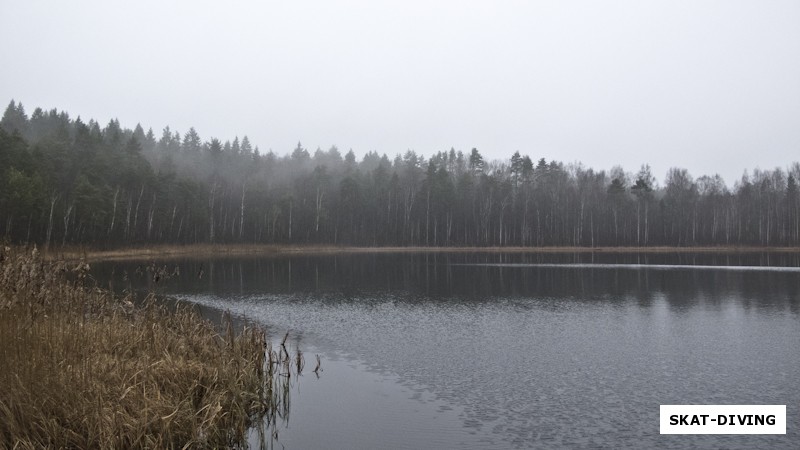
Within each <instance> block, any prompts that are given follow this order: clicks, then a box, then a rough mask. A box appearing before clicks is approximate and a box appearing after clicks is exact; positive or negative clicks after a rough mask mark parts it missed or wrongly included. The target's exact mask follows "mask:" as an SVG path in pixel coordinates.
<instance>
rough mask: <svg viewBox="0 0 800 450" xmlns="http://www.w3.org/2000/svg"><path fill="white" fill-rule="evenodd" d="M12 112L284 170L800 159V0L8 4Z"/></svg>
mask: <svg viewBox="0 0 800 450" xmlns="http://www.w3.org/2000/svg"><path fill="white" fill-rule="evenodd" d="M0 58H1V59H0V60H2V61H3V68H2V70H0V101H2V102H3V103H4V104H5V103H7V102H8V101H9V100H11V99H12V98H13V99H16V100H18V101H21V102H22V103H23V104H24V105H25V106H26V108H27V111H28V112H29V113H30V112H31V111H32V109H33V108H34V107H36V106H41V107H44V108H47V109H49V108H54V107H55V108H58V109H63V110H66V111H68V112H69V113H70V114H72V115H73V116H77V115H80V116H81V117H83V118H84V119H88V118H95V119H97V120H98V121H100V123H101V124H103V125H104V124H105V123H107V122H108V120H109V119H110V118H112V117H116V118H119V119H120V121H121V122H122V124H123V126H127V127H133V126H135V125H136V123H137V122H141V123H142V125H143V126H145V127H146V128H147V127H152V128H153V130H154V131H155V132H156V134H157V135H160V132H161V129H162V128H163V127H164V126H166V125H170V126H171V127H172V128H173V130H177V131H180V132H181V133H185V132H186V131H187V130H188V128H189V127H190V126H194V127H195V128H196V129H197V130H198V131H199V132H200V134H201V137H202V138H203V139H204V140H205V139H209V138H210V137H212V136H213V137H218V138H220V139H223V140H226V139H233V137H234V136H236V135H239V136H242V135H244V134H247V135H249V137H250V139H251V141H252V142H253V143H254V144H256V145H259V146H260V148H261V149H262V151H264V150H267V149H270V148H271V149H273V150H274V151H276V152H277V153H280V154H284V153H286V152H288V151H290V150H291V149H292V148H293V147H294V146H295V145H296V143H297V141H298V140H299V141H302V143H303V145H304V146H305V147H307V148H309V149H310V150H312V151H313V150H314V149H316V147H318V146H320V147H322V148H323V149H327V148H329V147H330V146H331V145H334V144H335V145H337V146H339V148H340V149H342V150H347V149H348V148H352V149H353V150H354V151H355V152H356V153H357V154H359V155H362V154H363V153H364V152H366V151H368V150H377V151H378V152H380V153H384V152H385V153H387V154H389V156H390V157H392V156H393V155H394V154H396V153H398V152H403V151H405V150H406V149H413V150H415V151H417V152H419V153H422V154H424V155H426V156H430V155H431V154H432V153H433V152H436V151H439V150H447V149H449V148H450V147H455V148H456V149H460V150H464V151H467V150H469V149H470V148H472V147H477V148H478V149H480V150H481V152H482V153H483V154H484V156H486V157H488V158H490V159H493V158H508V157H509V156H510V155H511V153H513V152H514V151H515V150H519V151H520V152H521V153H523V154H525V153H527V154H529V155H530V156H531V157H532V158H534V159H538V158H540V157H545V158H547V159H548V160H550V159H557V160H560V161H564V162H567V163H569V162H574V161H580V162H582V163H584V164H585V165H586V166H589V167H593V168H595V169H607V168H610V167H611V166H613V165H615V164H621V165H623V167H625V169H626V170H628V171H632V172H635V171H636V170H637V169H638V167H639V165H640V164H642V163H650V164H651V166H653V169H654V172H655V175H656V176H657V177H658V179H659V180H660V181H663V178H664V174H665V173H666V170H667V169H668V168H669V167H670V166H680V167H685V168H688V169H689V170H690V172H691V173H692V174H693V175H694V176H699V175H702V174H713V173H715V172H718V173H720V174H721V175H723V177H724V178H725V181H726V182H727V183H728V185H732V184H733V182H734V181H735V179H738V178H739V177H740V176H741V173H742V171H743V170H744V169H745V168H748V169H752V168H754V167H756V166H759V167H761V168H765V169H766V168H774V167H775V166H782V167H785V166H786V165H788V164H789V163H790V162H792V161H796V160H800V2H798V1H796V0H791V1H763V0H762V1H731V0H728V1H697V0H693V1H675V0H671V1H641V0H635V1H624V2H621V1H586V2H577V1H575V2H571V1H557V0H556V1H527V2H512V1H483V2H477V1H473V2H469V1H431V0H428V1H420V2H416V1H409V0H402V1H376V0H364V1H295V0H283V1H278V2H273V1H251V2H245V1H226V2H198V1H185V2H170V1H137V2H115V1H108V0H105V1H71V2H59V1H50V2H42V1H30V0H25V1H8V0H0Z"/></svg>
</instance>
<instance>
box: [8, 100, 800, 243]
mask: <svg viewBox="0 0 800 450" xmlns="http://www.w3.org/2000/svg"><path fill="white" fill-rule="evenodd" d="M287 150H288V149H287ZM798 178H800V164H799V163H797V162H791V161H787V167H785V168H775V169H772V170H760V169H758V168H756V169H753V170H751V171H750V172H748V171H745V172H744V174H743V175H742V177H741V179H739V180H736V181H735V183H734V184H733V185H732V186H730V187H729V186H728V185H727V184H726V183H725V182H724V181H723V179H722V178H721V177H720V176H719V175H702V176H699V177H697V178H695V177H693V176H692V175H691V174H690V173H689V171H688V170H687V169H683V168H678V167H674V168H671V169H669V171H668V172H667V174H666V176H665V177H664V179H663V181H662V182H659V181H658V180H657V179H656V177H655V176H654V174H653V173H652V171H651V170H650V167H649V166H648V165H646V164H644V165H642V166H641V168H639V169H638V170H637V171H635V172H627V171H626V170H625V169H623V168H621V167H618V166H616V167H613V168H611V169H610V170H608V171H606V170H594V169H592V168H587V167H584V166H583V165H581V164H579V163H572V164H564V163H562V162H559V161H556V160H551V161H546V160H545V159H544V158H539V159H536V158H535V156H534V159H532V158H531V157H530V156H528V155H522V154H520V153H519V152H514V153H513V154H510V155H509V159H508V160H501V161H500V160H497V161H488V160H486V159H484V157H483V156H482V155H481V153H480V151H479V150H478V149H476V148H472V149H470V150H456V149H453V148H451V149H449V150H443V151H440V152H438V153H435V154H433V155H431V156H430V157H429V158H427V159H426V158H425V156H423V155H420V154H417V153H416V152H414V151H412V150H408V151H406V152H405V153H404V154H398V155H396V156H394V157H393V158H390V157H388V156H387V155H386V154H378V153H377V152H375V151H371V152H369V153H367V154H366V155H365V156H364V157H363V158H362V159H361V160H360V161H359V160H358V159H357V158H356V156H355V154H354V153H353V151H352V150H350V151H348V152H346V153H344V154H342V151H340V150H339V149H338V148H337V147H335V146H332V147H330V148H329V149H327V150H323V149H320V148H317V149H316V150H313V151H311V150H309V149H306V148H304V147H303V146H302V144H301V143H298V144H297V147H296V148H294V149H293V150H290V151H288V152H287V153H285V154H277V153H274V152H273V151H267V152H261V151H259V149H258V147H254V146H253V145H252V143H251V142H250V141H249V139H248V138H247V137H246V136H244V137H242V138H241V139H239V138H238V137H235V138H234V139H233V141H230V140H225V141H222V140H220V139H217V138H210V139H207V140H205V139H203V138H201V137H200V134H199V133H198V131H196V130H195V129H194V128H190V129H189V130H188V131H186V132H185V133H183V134H182V133H181V132H179V131H176V130H172V129H170V128H169V127H166V128H164V129H163V130H162V131H161V133H160V134H158V135H157V134H156V133H154V132H153V130H152V129H148V130H147V131H145V130H144V128H143V127H142V126H141V125H137V126H136V127H135V128H134V129H129V128H123V127H122V125H121V124H120V123H119V121H118V120H111V121H110V122H109V123H108V124H107V125H105V126H101V125H100V124H98V123H97V122H96V121H94V120H89V121H87V122H84V121H82V120H81V119H80V117H78V118H75V119H72V118H71V117H70V116H69V114H68V113H67V112H64V111H58V110H56V109H53V110H49V111H45V110H42V109H41V108H36V109H35V110H34V111H33V112H32V113H31V114H30V116H28V114H27V113H26V111H25V109H24V107H23V105H22V104H21V103H18V102H15V101H13V100H12V101H11V102H10V104H9V105H8V107H7V108H6V110H5V113H4V114H3V117H2V120H0V240H5V241H7V242H10V243H36V244H38V245H40V246H44V247H45V248H50V247H54V246H65V245H93V246H97V247H104V248H106V247H113V246H129V245H145V244H151V243H169V244H190V243H269V244H328V245H353V246H442V247H446V246H583V247H594V246H701V245H702V246H735V245H748V246H796V245H800V197H799V196H798V186H797V183H798Z"/></svg>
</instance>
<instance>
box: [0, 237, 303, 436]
mask: <svg viewBox="0 0 800 450" xmlns="http://www.w3.org/2000/svg"><path fill="white" fill-rule="evenodd" d="M33 253H34V254H33V255H31V254H29V253H22V252H20V251H16V250H11V249H9V248H7V247H6V248H0V448H45V447H48V448H132V447H134V448H184V447H188V448H219V447H229V446H239V445H246V442H245V441H246V434H247V430H248V428H249V427H250V426H253V425H256V424H258V423H272V424H274V423H275V420H276V419H277V418H278V417H281V416H284V415H286V414H288V405H289V403H288V379H289V377H290V376H291V374H292V366H293V365H296V367H297V369H300V370H302V359H301V358H302V355H301V354H300V353H299V352H298V354H297V355H296V357H295V358H294V359H293V358H292V357H291V356H290V355H289V352H288V351H286V350H285V348H283V349H281V348H279V349H278V350H277V351H273V350H272V348H271V344H270V343H269V342H268V340H267V338H266V335H265V333H264V331H262V330H259V329H256V328H249V327H245V328H244V329H243V330H242V331H241V332H239V333H234V331H233V329H232V326H231V325H230V321H228V325H227V329H226V331H225V332H223V333H219V332H217V330H216V329H215V327H214V325H212V324H211V323H210V322H208V321H206V320H203V319H202V318H200V317H199V315H198V314H197V313H196V312H195V311H194V310H192V309H191V308H189V307H186V306H180V305H179V306H178V308H177V309H174V310H168V309H167V308H166V307H164V306H159V305H158V304H156V303H155V302H154V301H153V298H150V299H149V301H147V302H146V303H145V305H144V306H134V305H133V303H132V302H131V300H132V299H131V298H122V299H119V298H115V297H114V295H113V294H112V293H110V292H108V291H105V290H102V289H98V288H95V287H90V286H88V284H89V283H88V282H87V272H88V269H89V267H88V264H86V263H84V262H79V263H77V264H67V263H65V262H63V261H56V262H45V261H42V260H41V259H40V258H39V257H38V256H37V255H36V254H35V250H34V252H33ZM265 349H266V350H267V351H265ZM296 373H297V372H296V371H295V374H296ZM265 420H266V422H264V421H265Z"/></svg>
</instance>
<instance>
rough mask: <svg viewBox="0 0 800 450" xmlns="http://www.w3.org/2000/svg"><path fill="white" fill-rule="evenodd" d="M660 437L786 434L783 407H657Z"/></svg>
mask: <svg viewBox="0 0 800 450" xmlns="http://www.w3.org/2000/svg"><path fill="white" fill-rule="evenodd" d="M661 434H786V405H661Z"/></svg>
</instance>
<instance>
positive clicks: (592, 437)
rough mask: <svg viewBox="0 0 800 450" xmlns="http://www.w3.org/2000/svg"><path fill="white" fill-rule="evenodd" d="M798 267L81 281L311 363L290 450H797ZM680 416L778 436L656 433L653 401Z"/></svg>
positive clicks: (455, 257)
mask: <svg viewBox="0 0 800 450" xmlns="http://www.w3.org/2000/svg"><path fill="white" fill-rule="evenodd" d="M797 258H798V257H797V255H777V256H776V255H770V254H751V255H743V256H738V255H721V256H720V255H712V254H705V255H686V254H683V255H669V254H659V255H595V256H592V255H591V254H588V255H587V254H576V255H521V254H509V255H503V254H494V255H493V254H481V255H468V254H379V255H364V254H360V255H341V256H332V255H328V256H295V257H270V258H255V257H251V258H241V259H232V258H227V259H218V260H187V261H180V262H178V263H175V262H170V263H165V264H169V265H170V267H171V266H172V265H174V264H178V265H179V266H180V271H181V274H182V275H181V276H180V277H178V278H176V279H171V280H168V281H166V282H164V281H162V282H160V283H158V284H154V283H153V282H152V279H149V278H148V277H146V276H142V277H139V278H141V279H139V278H137V276H136V275H132V274H134V273H135V271H136V266H137V263H127V264H119V263H115V264H111V263H108V264H104V265H101V266H100V267H97V268H96V269H95V270H96V273H98V274H99V275H96V276H97V277H98V278H101V279H113V280H114V283H116V284H117V285H120V284H124V283H126V282H125V281H123V280H122V275H121V274H122V272H123V271H127V272H128V274H129V279H130V280H131V283H133V284H137V283H138V284H139V285H140V286H141V285H143V284H150V285H151V287H154V288H155V289H157V290H158V291H160V292H161V293H164V294H168V295H172V296H175V297H177V298H180V299H182V300H186V301H190V302H194V303H197V304H201V305H204V306H205V307H208V308H211V309H212V310H230V311H231V312H232V313H233V314H236V315H239V316H247V317H249V318H250V319H253V320H257V321H259V322H261V323H263V324H265V325H268V326H269V327H270V328H271V329H272V330H273V332H274V335H277V336H279V337H282V335H283V333H284V332H285V330H287V329H288V330H291V332H290V336H291V340H290V341H291V345H292V346H299V347H300V348H301V349H303V351H305V352H306V355H313V354H319V355H320V356H321V358H322V364H323V372H322V373H321V376H320V378H319V379H317V378H316V377H315V376H314V375H313V374H310V373H309V372H308V371H307V372H306V373H305V374H304V376H303V377H302V378H301V379H300V380H299V382H297V383H296V386H295V388H296V392H295V393H294V394H293V397H292V406H291V416H290V418H289V421H288V424H286V425H284V426H282V428H281V429H280V430H279V442H280V444H281V445H283V446H285V447H286V448H297V449H307V448H376V447H385V448H425V447H427V448H476V449H477V448H528V447H534V446H535V447H544V446H547V447H593V448H597V447H608V448H618V447H631V448H645V447H654V448H695V447H698V446H700V447H716V448H719V447H723V448H754V447H763V448H796V447H797V442H799V441H798V437H799V436H798V404H800V393H798V390H797V389H796V380H798V379H800V314H799V313H800V297H799V296H800V294H799V293H800V271H799V269H798V266H800V264H798V260H797ZM159 264H160V263H159ZM112 271H113V272H114V274H113V275H112V274H111V272H112ZM200 274H202V277H198V275H200ZM137 280H138V281H137ZM145 280H146V283H145ZM312 359H313V358H310V359H309V361H308V364H309V365H313V362H312V361H311V360H312ZM693 403H694V404H786V405H787V414H788V425H787V433H788V434H787V435H786V436H674V435H671V436H666V435H665V436H661V435H659V433H658V419H659V417H658V415H659V405H661V404H693Z"/></svg>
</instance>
